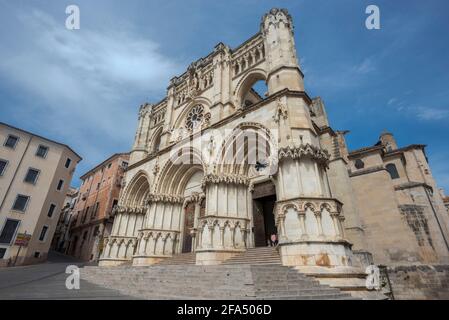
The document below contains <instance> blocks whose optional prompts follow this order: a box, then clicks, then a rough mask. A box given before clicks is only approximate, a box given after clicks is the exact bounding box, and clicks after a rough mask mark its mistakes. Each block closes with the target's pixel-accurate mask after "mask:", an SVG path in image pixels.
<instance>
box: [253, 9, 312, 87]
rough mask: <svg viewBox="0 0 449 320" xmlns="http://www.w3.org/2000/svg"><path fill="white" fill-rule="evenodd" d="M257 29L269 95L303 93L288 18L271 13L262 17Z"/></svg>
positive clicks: (281, 11) (282, 13) (282, 11)
mask: <svg viewBox="0 0 449 320" xmlns="http://www.w3.org/2000/svg"><path fill="white" fill-rule="evenodd" d="M260 29H261V30H260V31H261V33H262V35H263V38H264V46H265V52H267V57H266V58H267V62H268V77H267V83H268V93H269V95H272V94H274V93H276V92H278V91H281V90H283V89H285V88H288V89H290V90H295V91H304V81H303V78H304V75H303V73H302V72H301V70H300V67H299V64H298V59H297V55H296V49H295V40H294V37H293V22H292V18H291V16H290V14H289V13H288V12H287V10H285V9H271V10H270V12H268V13H267V14H265V15H264V16H263V18H262V22H261V25H260Z"/></svg>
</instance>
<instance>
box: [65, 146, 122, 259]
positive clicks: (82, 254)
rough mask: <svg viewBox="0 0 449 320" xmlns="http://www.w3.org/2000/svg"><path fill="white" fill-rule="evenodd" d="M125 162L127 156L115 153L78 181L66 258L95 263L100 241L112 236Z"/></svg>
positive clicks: (98, 254) (101, 247) (100, 244)
mask: <svg viewBox="0 0 449 320" xmlns="http://www.w3.org/2000/svg"><path fill="white" fill-rule="evenodd" d="M128 161H129V154H128V153H116V154H114V155H112V156H111V157H109V158H108V159H106V160H104V161H103V162H102V163H100V164H99V165H97V166H95V167H94V168H92V169H91V170H89V171H88V172H86V173H85V174H83V175H82V176H81V177H80V179H81V181H82V184H81V186H80V188H79V196H78V200H77V202H76V204H75V207H74V209H73V212H74V215H73V218H72V219H71V222H70V245H69V246H68V249H67V254H69V255H72V256H74V257H76V258H79V259H81V260H84V261H97V260H98V258H99V256H100V254H101V252H102V250H103V246H102V244H103V238H105V237H108V236H109V235H110V234H111V229H112V222H113V215H112V209H113V208H114V207H115V206H116V205H117V204H118V199H119V195H120V190H121V186H122V181H123V176H124V172H125V169H126V168H127V167H128Z"/></svg>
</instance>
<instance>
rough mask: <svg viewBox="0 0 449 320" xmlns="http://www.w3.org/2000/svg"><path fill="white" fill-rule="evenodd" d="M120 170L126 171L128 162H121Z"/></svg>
mask: <svg viewBox="0 0 449 320" xmlns="http://www.w3.org/2000/svg"><path fill="white" fill-rule="evenodd" d="M159 144H160V141H159ZM159 144H158V146H157V148H158V150H159ZM122 168H123V169H125V170H126V169H127V168H128V162H126V161H123V162H122Z"/></svg>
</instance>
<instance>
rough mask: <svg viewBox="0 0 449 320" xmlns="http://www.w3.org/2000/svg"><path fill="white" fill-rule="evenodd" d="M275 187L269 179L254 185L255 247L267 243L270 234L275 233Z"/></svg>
mask: <svg viewBox="0 0 449 320" xmlns="http://www.w3.org/2000/svg"><path fill="white" fill-rule="evenodd" d="M275 203H276V189H275V186H274V184H273V183H272V182H271V181H267V182H262V183H259V184H256V185H255V186H254V192H253V235H254V245H255V247H266V246H268V245H269V243H270V242H269V239H270V236H271V234H273V233H274V234H277V233H278V232H277V228H276V223H275V219H274V207H275Z"/></svg>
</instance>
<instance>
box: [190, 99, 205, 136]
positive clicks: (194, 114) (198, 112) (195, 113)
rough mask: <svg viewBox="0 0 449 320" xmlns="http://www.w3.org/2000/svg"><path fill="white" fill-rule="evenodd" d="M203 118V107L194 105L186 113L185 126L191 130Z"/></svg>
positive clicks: (196, 126)
mask: <svg viewBox="0 0 449 320" xmlns="http://www.w3.org/2000/svg"><path fill="white" fill-rule="evenodd" d="M203 120H204V107H203V106H202V105H200V104H198V105H196V106H194V107H193V108H192V110H190V112H189V113H188V114H187V118H186V128H187V130H189V131H192V130H194V129H196V128H198V126H199V125H200V124H201V123H202V122H203Z"/></svg>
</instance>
